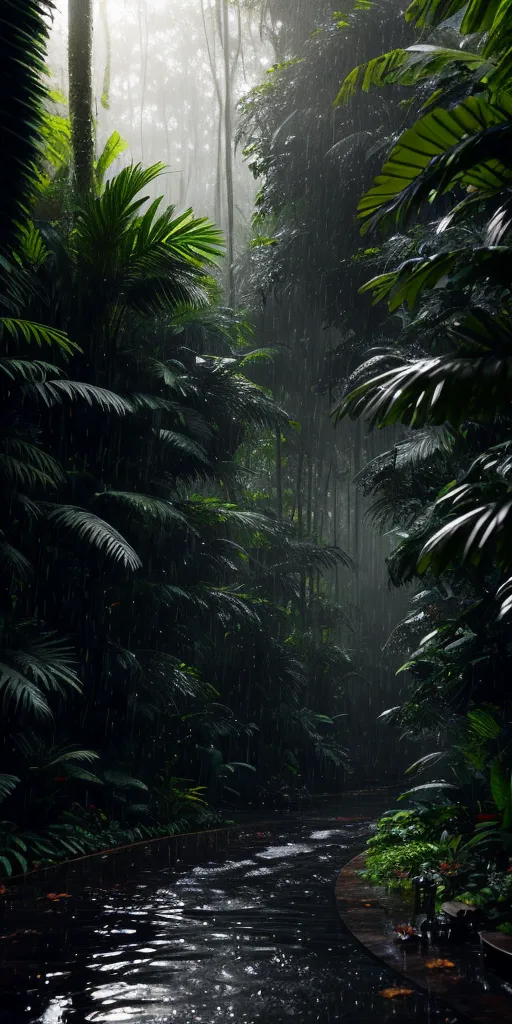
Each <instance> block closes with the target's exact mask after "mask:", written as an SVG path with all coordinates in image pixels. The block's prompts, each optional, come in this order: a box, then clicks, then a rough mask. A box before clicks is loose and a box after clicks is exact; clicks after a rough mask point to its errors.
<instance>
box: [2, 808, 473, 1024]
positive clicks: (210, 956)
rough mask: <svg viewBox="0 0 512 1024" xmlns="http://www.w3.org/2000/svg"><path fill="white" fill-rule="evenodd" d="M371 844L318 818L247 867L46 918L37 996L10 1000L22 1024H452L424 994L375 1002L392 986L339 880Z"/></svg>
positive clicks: (241, 863)
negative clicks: (345, 904) (358, 928)
mask: <svg viewBox="0 0 512 1024" xmlns="http://www.w3.org/2000/svg"><path fill="white" fill-rule="evenodd" d="M364 831H365V827H364V826H363V825H361V823H358V824H357V825H355V824H352V825H351V824H350V823H344V824H340V825H339V826H336V823H335V822H332V821H331V820H325V819H324V820H323V821H322V820H320V821H315V820H314V817H313V816H311V817H310V818H309V819H305V820H302V821H296V822H293V821H290V825H289V827H287V829H286V831H285V832H283V830H282V829H281V830H278V829H276V830H275V833H274V834H272V835H270V836H268V837H266V840H265V842H264V843H262V842H261V839H259V840H256V836H254V837H253V838H252V840H249V842H248V844H247V846H246V848H245V849H244V848H241V849H240V851H239V856H238V857H236V856H234V855H233V852H232V851H231V853H230V855H229V857H227V856H225V857H224V858H222V857H220V858H219V860H218V861H212V862H211V863H208V864H205V865H202V866H200V867H197V868H194V869H191V870H188V871H185V870H184V871H183V872H182V873H181V874H180V875H178V876H176V875H175V876H170V875H169V871H168V870H166V871H162V872H156V871H153V873H148V874H147V875H146V874H145V875H144V877H143V878H142V879H141V878H139V881H138V883H137V884H135V885H133V884H132V885H129V884H121V885H119V884H118V885H117V886H116V887H115V889H111V890H110V891H109V892H108V893H106V892H104V891H103V892H102V891H100V890H97V891H92V892H91V891H88V892H87V893H86V894H85V895H84V896H82V897H80V896H79V894H75V895H74V896H73V900H72V901H70V905H69V907H63V906H60V907H59V908H56V907H53V906H52V907H50V908H48V909H46V908H45V913H44V915H43V922H42V924H41V923H40V922H39V921H38V929H40V931H41V932H42V935H41V938H40V939H38V947H37V949H36V950H35V951H34V950H33V949H32V950H31V952H30V956H29V955H28V954H27V964H26V968H27V972H28V975H29V976H30V981H29V984H24V985H23V986H21V985H20V986H19V987H20V991H19V992H18V993H17V994H16V993H14V992H12V993H11V997H12V1005H13V1006H14V1005H16V1007H17V1009H18V1011H21V1013H20V1014H19V1016H18V1017H17V1019H18V1020H21V1021H26V1022H27V1024H36V1022H39V1024H84V1022H86V1021H90V1022H92V1024H96V1022H97V1024H110V1022H117V1021H123V1022H124V1021H126V1022H128V1024H132V1022H133V1024H139V1022H144V1024H167V1022H172V1021H175V1020H179V1022H180V1024H217V1022H218V1024H220V1022H223V1024H224V1022H226V1021H234V1022H235V1024H292V1022H293V1024H297V1022H299V1021H300V1022H301V1024H313V1022H315V1024H334V1022H338V1021H339V1022H344V1024H371V1022H373V1024H386V1022H390V1021H393V1022H399V1021H415V1022H416V1024H427V1022H428V1024H437V1022H438V1024H444V1022H445V1021H446V1020H449V1021H453V1022H454V1024H457V1022H458V1020H459V1018H457V1017H456V1015H455V1014H453V1013H451V1014H450V1013H449V1012H448V1011H446V1010H445V1009H444V1008H443V1007H439V1006H437V1005H436V1004H435V1003H433V1002H432V1001H430V1000H429V998H428V997H427V996H426V995H423V994H420V993H413V995H412V996H411V997H409V998H408V999H401V1000H398V1001H393V1003H392V1004H391V1003H386V1001H385V1000H383V998H382V996H381V995H380V994H379V993H380V992H381V991H382V990H383V989H384V988H386V987H388V986H390V985H392V984H393V980H394V979H393V976H392V975H391V973H390V972H388V971H387V970H386V969H384V968H382V967H381V966H380V965H379V964H378V963H376V962H374V961H373V960H372V959H371V958H369V957H367V956H365V954H364V953H363V952H362V951H361V950H360V949H359V947H356V946H355V944H354V943H353V942H352V941H351V939H350V938H349V937H348V936H347V935H345V933H344V932H343V929H342V927H341V925H340V923H339V920H338V916H337V913H336V909H335V905H334V899H333V885H334V880H335V877H336V873H337V871H338V870H339V868H340V866H341V864H342V863H343V862H344V861H346V860H347V859H348V858H349V856H351V854H352V852H354V853H355V852H356V850H357V849H359V848H360V846H361V835H362V834H363V833H364ZM366 831H368V829H367V828H366ZM32 941H33V940H32ZM13 955H14V954H13ZM15 955H16V956H17V957H18V956H19V955H20V954H19V951H18V952H17V953H16V954H15ZM36 960H37V961H38V963H37V966H36V968H35V969H33V965H34V962H35V961H36ZM4 966H5V965H4Z"/></svg>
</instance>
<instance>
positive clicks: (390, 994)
mask: <svg viewBox="0 0 512 1024" xmlns="http://www.w3.org/2000/svg"><path fill="white" fill-rule="evenodd" d="M379 995H381V996H382V998H383V999H397V998H398V997H399V996H412V995H414V989H412V988H385V989H383V991H382V992H379Z"/></svg>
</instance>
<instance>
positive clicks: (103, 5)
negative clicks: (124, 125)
mask: <svg viewBox="0 0 512 1024" xmlns="http://www.w3.org/2000/svg"><path fill="white" fill-rule="evenodd" d="M100 15H101V21H102V25H103V37H104V40H105V71H104V73H103V89H102V93H101V105H102V107H103V109H104V110H110V83H111V78H112V40H111V37H110V25H109V20H108V9H107V0H100Z"/></svg>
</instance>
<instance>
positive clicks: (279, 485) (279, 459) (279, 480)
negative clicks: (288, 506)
mask: <svg viewBox="0 0 512 1024" xmlns="http://www.w3.org/2000/svg"><path fill="white" fill-rule="evenodd" d="M276 495H277V518H278V519H279V521H280V522H281V520H282V518H283V454H282V450H281V428H280V427H276Z"/></svg>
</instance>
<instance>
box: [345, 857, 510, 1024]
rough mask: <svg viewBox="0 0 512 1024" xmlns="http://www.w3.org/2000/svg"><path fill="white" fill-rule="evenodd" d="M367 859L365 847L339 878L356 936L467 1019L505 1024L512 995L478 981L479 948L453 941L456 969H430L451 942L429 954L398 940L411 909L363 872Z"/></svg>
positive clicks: (483, 1023)
mask: <svg viewBox="0 0 512 1024" xmlns="http://www.w3.org/2000/svg"><path fill="white" fill-rule="evenodd" d="M364 865H365V855H364V853H363V854H360V855H359V856H358V857H354V859H353V860H351V861H349V863H348V864H347V865H346V866H345V867H344V868H343V869H342V870H341V872H340V874H339V876H338V879H337V883H336V903H337V907H338V911H339V913H340V916H341V919H342V921H343V923H344V925H345V926H346V928H348V930H349V932H351V934H352V935H353V936H354V938H355V939H357V941H358V942H359V943H360V944H361V945H362V946H364V948H365V949H366V950H367V951H368V952H370V953H372V955H373V956H375V957H376V958H377V959H378V960H381V961H382V962H383V963H385V964H386V966H387V967H390V968H391V969H392V970H394V971H396V973H397V974H400V975H402V976H403V977H404V978H406V979H407V980H408V981H410V982H411V983H412V984H414V985H416V986H419V988H422V989H424V990H427V991H428V992H429V993H431V994H432V995H433V996H436V997H437V998H439V999H441V1000H442V1001H443V1002H445V1003H448V1004H449V1005H450V1006H453V1008H454V1009H455V1010H457V1012H458V1013H461V1014H463V1015H464V1016H465V1017H466V1018H467V1019H468V1020H472V1021H477V1022H478V1024H504V1021H509V1020H512V998H511V997H510V996H507V995H506V994H505V993H504V992H503V991H484V990H483V988H482V986H481V985H477V984H475V982H476V980H477V978H478V976H479V975H480V974H481V972H482V970H483V964H482V958H481V957H480V956H478V955H476V954H475V952H474V949H473V950H471V949H469V948H468V947H464V946H462V947H461V946H455V947H450V953H449V957H450V959H451V960H452V961H453V962H454V963H455V970H454V971H450V972H448V971H446V972H435V971H429V970H428V969H427V967H426V966H425V960H428V959H432V958H434V957H436V956H444V957H446V955H447V953H446V947H445V948H444V949H443V950H437V949H436V948H431V949H430V951H429V953H428V954H422V953H421V952H420V949H419V947H416V946H415V945H413V946H410V945H407V944H401V943H397V942H395V940H394V934H393V929H394V926H395V925H396V924H399V923H403V922H406V921H407V919H408V917H409V915H410V909H409V908H407V907H406V906H405V905H404V903H403V900H401V899H400V898H398V897H395V896H393V895H389V894H387V893H386V891H385V889H384V888H380V887H379V888H377V887H375V886H372V885H370V884H369V883H368V882H366V881H365V880H364V879H363V878H361V876H360V874H359V872H360V871H361V870H362V869H363V868H364ZM472 981H473V983H472Z"/></svg>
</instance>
